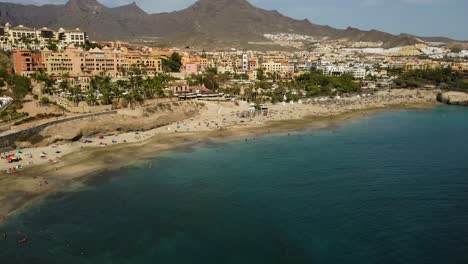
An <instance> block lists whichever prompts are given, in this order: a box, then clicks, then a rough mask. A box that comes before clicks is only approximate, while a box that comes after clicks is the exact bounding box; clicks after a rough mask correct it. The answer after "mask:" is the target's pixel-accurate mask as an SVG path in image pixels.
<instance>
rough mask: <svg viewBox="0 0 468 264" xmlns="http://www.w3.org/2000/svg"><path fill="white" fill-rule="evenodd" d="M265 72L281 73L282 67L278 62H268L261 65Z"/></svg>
mask: <svg viewBox="0 0 468 264" xmlns="http://www.w3.org/2000/svg"><path fill="white" fill-rule="evenodd" d="M262 67H263V70H264V71H265V72H281V69H282V65H281V63H280V62H274V61H269V62H265V63H263V64H262Z"/></svg>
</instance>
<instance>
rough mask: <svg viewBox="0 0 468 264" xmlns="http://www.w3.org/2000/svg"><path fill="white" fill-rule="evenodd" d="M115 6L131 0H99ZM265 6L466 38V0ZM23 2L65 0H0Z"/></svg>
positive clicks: (185, 0)
mask: <svg viewBox="0 0 468 264" xmlns="http://www.w3.org/2000/svg"><path fill="white" fill-rule="evenodd" d="M98 1H99V2H101V3H103V4H105V5H106V6H110V7H112V6H118V5H123V4H128V3H131V2H133V0H98ZM195 1H196V0H135V2H136V3H137V4H138V5H139V6H140V7H141V8H142V9H144V10H145V11H146V12H148V13H159V12H168V11H175V10H180V9H182V8H185V7H188V6H190V5H191V4H193V3H194V2H195ZM249 1H250V2H251V3H252V4H254V5H256V6H258V7H261V8H265V9H268V10H272V9H276V10H278V11H280V12H281V13H282V14H284V15H287V16H290V17H293V18H296V19H304V18H307V19H309V20H310V21H311V22H313V23H317V24H322V25H330V26H333V27H337V28H346V27H348V26H351V27H356V28H360V29H364V30H370V29H377V30H383V31H386V32H389V33H393V34H400V33H409V34H414V35H419V36H445V37H451V38H455V39H458V40H468V0H249ZM0 2H12V3H23V4H36V5H41V4H45V3H52V4H61V3H64V2H66V0H6V1H5V0H0Z"/></svg>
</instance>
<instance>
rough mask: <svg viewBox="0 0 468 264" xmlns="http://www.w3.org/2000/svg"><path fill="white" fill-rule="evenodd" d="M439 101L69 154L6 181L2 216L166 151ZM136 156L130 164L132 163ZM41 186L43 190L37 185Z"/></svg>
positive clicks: (325, 125) (314, 126)
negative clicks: (55, 162)
mask: <svg viewBox="0 0 468 264" xmlns="http://www.w3.org/2000/svg"><path fill="white" fill-rule="evenodd" d="M437 105H440V104H437V103H436V102H420V103H411V104H393V105H386V106H383V107H369V108H365V109H357V110H349V111H344V112H343V113H338V114H330V115H324V116H304V117H302V118H299V119H285V120H274V121H268V122H265V123H264V124H260V125H258V124H251V125H241V126H231V127H227V128H221V129H219V130H207V131H192V132H178V133H166V134H157V135H156V136H151V137H148V138H145V139H143V140H141V141H137V142H132V143H126V144H116V145H110V146H108V147H105V148H100V147H97V146H96V147H87V148H81V149H79V150H78V151H74V152H71V153H68V154H65V155H64V156H62V157H61V159H60V160H61V162H60V163H59V164H57V166H50V164H49V163H44V164H40V165H34V166H33V167H29V168H27V169H25V170H24V171H21V173H19V174H15V175H7V176H4V175H2V176H0V184H2V186H3V187H4V188H3V189H4V190H2V191H1V192H0V216H2V215H3V216H10V215H12V214H14V213H16V212H18V211H19V210H22V209H24V208H27V207H28V206H30V205H32V204H33V203H35V202H37V201H38V200H41V199H42V198H44V197H46V196H48V195H50V194H52V193H55V192H59V191H63V190H65V189H67V188H69V187H71V186H73V185H75V184H77V185H83V184H84V185H86V183H87V182H88V181H91V180H93V179H95V178H96V177H100V174H102V173H106V172H109V171H114V170H118V169H119V168H123V167H128V166H132V165H140V164H141V165H142V164H144V163H145V160H146V159H149V158H151V157H154V156H155V155H157V154H160V153H163V152H165V151H172V150H176V149H178V148H184V147H187V146H196V145H198V144H204V143H207V142H215V143H217V142H226V141H232V140H241V139H244V138H245V139H248V138H252V137H254V138H256V137H262V136H265V135H269V134H281V133H287V132H294V131H301V130H315V129H323V128H328V127H332V126H335V125H340V124H343V123H345V122H348V121H353V120H357V119H359V118H364V117H367V116H369V115H372V114H377V113H381V112H388V111H401V110H418V109H421V110H423V109H430V108H432V107H435V106H437ZM129 157H130V159H129ZM38 181H39V182H41V183H40V184H39V186H38V185H37V182H38Z"/></svg>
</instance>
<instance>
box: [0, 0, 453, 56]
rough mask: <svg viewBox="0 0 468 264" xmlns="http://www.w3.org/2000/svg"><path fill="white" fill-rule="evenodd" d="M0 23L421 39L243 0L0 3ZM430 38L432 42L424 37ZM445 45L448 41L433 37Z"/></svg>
mask: <svg viewBox="0 0 468 264" xmlns="http://www.w3.org/2000/svg"><path fill="white" fill-rule="evenodd" d="M0 10H3V12H2V13H1V14H0V23H2V24H4V23H6V22H10V23H13V24H23V25H25V26H32V27H43V26H46V27H49V28H59V27H68V28H76V27H79V28H81V29H83V30H85V31H86V32H88V34H89V35H90V38H92V39H96V40H117V39H121V40H132V39H135V38H143V37H152V38H158V39H160V40H161V41H162V42H165V43H167V44H169V45H176V46H177V45H191V46H192V45H193V46H207V47H242V46H245V45H246V44H247V43H249V42H260V41H265V38H264V34H267V33H268V34H269V33H273V34H275V33H295V34H302V35H310V36H314V37H326V38H328V39H330V40H334V39H336V40H337V39H347V40H349V41H372V42H383V43H384V47H394V46H403V45H411V44H416V43H421V40H422V39H424V38H420V37H416V36H411V35H408V34H401V35H392V34H389V33H386V32H382V31H378V30H370V31H364V30H360V29H355V28H351V27H349V28H347V29H336V28H333V27H330V26H327V25H319V24H315V23H312V22H310V21H309V20H308V19H303V20H298V19H294V18H290V17H288V16H285V15H283V14H281V13H280V12H278V11H277V10H265V9H261V8H258V7H256V6H254V5H252V4H251V3H250V2H249V1H247V0H199V1H197V2H195V3H194V4H193V5H191V6H189V7H187V8H185V9H182V10H179V11H173V12H166V13H153V14H149V13H147V12H145V11H144V10H143V9H141V8H140V7H139V6H138V5H137V4H136V2H133V3H130V4H127V5H123V6H119V7H112V8H110V7H107V6H105V5H103V4H101V3H99V2H98V1H96V0H69V1H68V2H67V3H65V4H64V5H42V6H35V5H22V4H14V3H0ZM427 39H431V38H427ZM432 39H439V40H445V41H449V40H450V39H448V38H443V37H434V38H432Z"/></svg>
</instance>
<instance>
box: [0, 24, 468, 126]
mask: <svg viewBox="0 0 468 264" xmlns="http://www.w3.org/2000/svg"><path fill="white" fill-rule="evenodd" d="M266 37H267V38H269V39H271V40H273V41H279V42H280V44H281V45H286V46H290V47H293V48H292V49H288V50H283V49H280V50H278V51H275V50H267V51H265V50H263V51H259V50H239V49H235V48H230V49H219V50H204V49H196V48H191V47H188V46H187V47H183V48H180V47H179V48H161V47H152V46H145V45H142V44H132V43H128V42H123V41H108V42H106V41H93V40H91V39H89V38H88V35H87V34H86V32H83V31H82V30H80V29H79V28H75V29H63V28H60V29H59V30H57V31H55V30H52V29H49V28H41V27H39V26H38V28H29V27H25V26H22V25H11V24H9V23H7V24H5V25H4V26H1V27H0V50H1V54H0V87H1V91H2V94H1V99H0V103H1V106H0V125H1V130H2V131H3V132H2V133H3V134H5V133H6V134H8V133H11V132H13V131H18V130H21V129H23V128H25V127H33V126H35V125H37V124H41V123H44V122H46V121H50V120H56V119H61V118H65V117H70V116H77V115H78V116H79V115H83V114H89V113H99V112H105V111H112V110H117V109H135V108H138V107H143V106H145V107H148V105H151V104H161V100H169V101H197V102H212V101H216V102H231V103H234V104H235V105H236V106H238V107H239V108H237V109H236V110H233V112H236V115H238V116H242V117H249V116H250V117H251V113H252V112H256V111H263V110H265V109H269V108H270V109H274V108H275V106H276V105H283V106H284V105H285V104H288V105H294V104H296V105H302V104H304V105H305V104H330V105H334V107H335V108H333V107H331V106H326V105H325V106H324V107H328V108H324V109H327V110H326V111H328V112H331V113H335V112H337V111H336V109H345V110H349V109H355V108H359V107H360V108H365V107H371V106H372V105H373V104H375V102H381V101H382V100H384V101H385V98H386V97H385V96H388V95H390V94H391V93H392V91H400V90H401V89H406V90H411V89H418V95H417V96H415V95H414V94H411V95H408V94H406V95H404V94H403V95H402V94H399V95H395V96H396V97H395V98H397V97H398V98H400V99H401V98H405V100H415V98H416V97H418V96H420V97H421V94H420V93H419V91H420V90H423V91H432V92H434V91H437V93H438V92H444V91H450V90H454V91H468V81H467V79H468V48H467V47H466V46H463V45H462V44H460V45H459V46H447V45H443V44H441V43H435V42H427V43H425V44H415V45H411V46H403V47H397V48H389V49H386V48H383V47H382V43H372V42H354V43H349V42H342V41H329V40H326V39H317V38H313V37H308V36H302V35H298V34H287V33H281V34H269V35H267V36H266ZM300 41H308V42H310V44H311V45H309V46H308V47H307V48H306V47H305V46H302V45H299V44H297V43H298V42H300ZM296 44H297V45H296ZM350 102H353V104H356V102H360V103H359V107H357V106H356V105H351V106H349V105H348V106H346V105H347V104H351V103H350ZM405 102H406V101H405ZM392 103H396V101H392ZM343 106H346V107H343ZM340 107H341V108H340ZM333 109H335V110H333ZM278 111H279V110H278ZM288 111H289V110H288ZM296 111H297V110H296ZM272 113H274V111H273V112H272ZM314 113H318V112H314ZM286 116H288V115H287V114H284V115H282V117H283V118H286ZM224 121H226V120H224ZM233 122H234V121H233ZM236 122H237V121H236ZM239 122H240V121H239ZM236 124H237V123H236Z"/></svg>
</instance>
